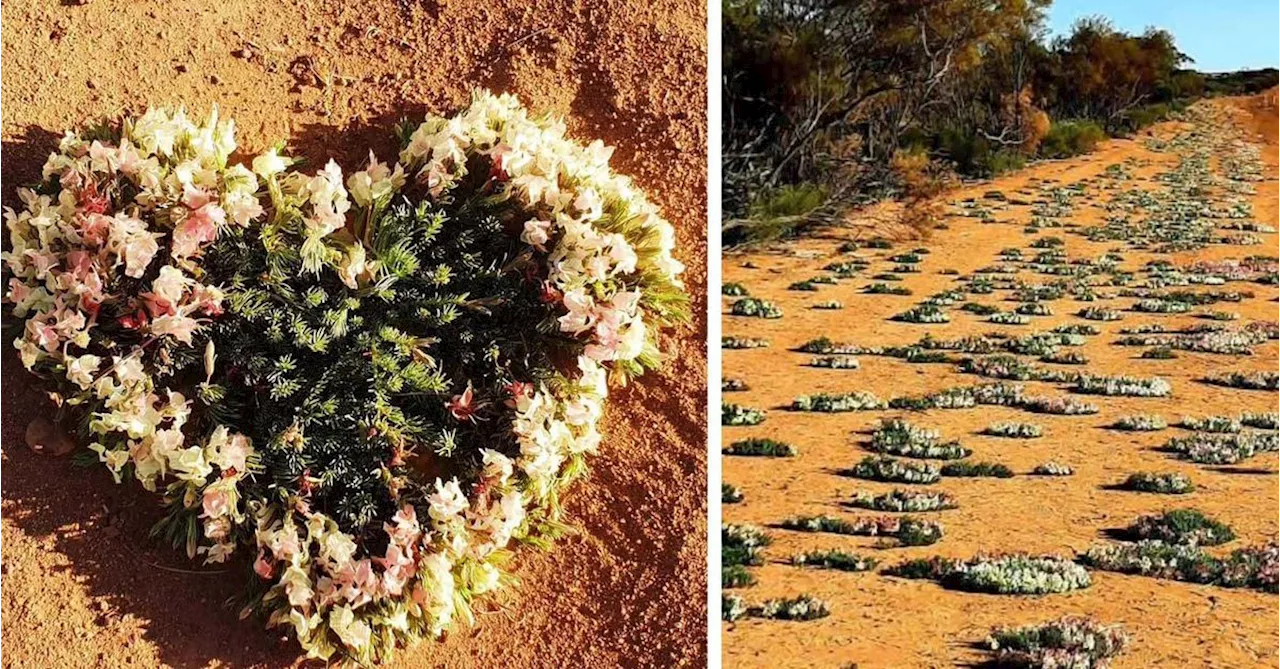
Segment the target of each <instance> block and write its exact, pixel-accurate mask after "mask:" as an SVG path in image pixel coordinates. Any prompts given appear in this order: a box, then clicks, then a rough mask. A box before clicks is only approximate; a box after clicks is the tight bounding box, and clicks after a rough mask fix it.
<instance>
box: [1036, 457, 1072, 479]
mask: <svg viewBox="0 0 1280 669" xmlns="http://www.w3.org/2000/svg"><path fill="white" fill-rule="evenodd" d="M1031 473H1032V475H1034V476H1071V475H1072V474H1074V473H1075V470H1073V469H1071V467H1070V466H1068V465H1064V464H1062V463H1061V462H1055V461H1053V460H1050V461H1048V462H1042V463H1040V464H1038V465H1036V466H1035V467H1033V468H1032V469H1031Z"/></svg>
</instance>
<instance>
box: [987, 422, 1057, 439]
mask: <svg viewBox="0 0 1280 669" xmlns="http://www.w3.org/2000/svg"><path fill="white" fill-rule="evenodd" d="M982 433H983V434H985V435H987V436H990V437H1004V438H1006V439H1035V438H1037V437H1040V436H1042V435H1043V434H1044V429H1043V428H1041V427H1040V426H1039V425H1035V424H1033V423H1007V422H1006V423H992V424H990V425H988V426H987V427H986V429H984V430H983V431H982Z"/></svg>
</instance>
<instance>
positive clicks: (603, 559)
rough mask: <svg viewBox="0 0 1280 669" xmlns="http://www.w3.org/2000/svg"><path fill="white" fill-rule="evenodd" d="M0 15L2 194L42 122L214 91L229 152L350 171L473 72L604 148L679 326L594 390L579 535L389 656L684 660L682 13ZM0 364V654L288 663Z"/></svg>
mask: <svg viewBox="0 0 1280 669" xmlns="http://www.w3.org/2000/svg"><path fill="white" fill-rule="evenodd" d="M2 17H3V24H4V33H3V64H4V72H3V109H4V115H3V129H2V135H3V149H4V156H3V180H4V187H3V197H4V201H5V203H6V204H8V205H13V204H14V203H15V201H16V197H15V188H16V187H17V186H19V185H21V184H24V183H29V182H31V181H32V180H34V179H36V178H38V176H39V170H40V166H41V164H42V163H43V160H44V157H45V156H46V155H48V154H49V153H50V152H51V151H52V150H54V149H55V148H56V143H57V139H58V137H60V136H61V134H62V131H63V130H64V129H66V128H70V127H73V126H74V125H76V124H79V123H82V122H84V121H88V120H91V119H93V118H95V117H100V116H103V115H116V114H119V113H120V112H122V111H132V112H139V111H141V110H142V109H143V108H145V106H146V105H148V104H164V103H181V104H185V105H186V106H187V107H188V108H189V109H192V110H194V111H197V112H204V111H206V110H208V109H209V107H210V106H211V105H213V104H215V103H216V104H217V105H218V106H219V108H220V109H221V111H222V113H223V114H226V115H230V116H232V117H234V118H235V120H236V121H237V123H238V130H239V132H238V139H239V142H240V146H241V147H242V149H243V150H244V151H246V152H247V153H248V152H256V151H260V150H262V149H264V148H266V147H267V146H269V145H270V144H271V143H273V142H275V141H277V140H287V141H288V142H289V144H290V146H291V147H293V148H294V149H296V150H297V151H298V152H299V153H300V155H304V156H306V157H307V158H308V159H309V164H311V165H322V164H324V162H325V161H327V159H328V158H330V157H333V158H336V159H337V160H338V161H339V162H340V163H342V165H343V166H344V167H345V168H347V169H348V170H350V169H354V168H356V167H357V166H359V165H362V164H363V161H364V160H365V158H366V156H367V154H368V148H369V147H371V146H372V147H373V148H375V149H376V151H377V153H378V155H379V156H380V157H381V158H382V159H384V160H386V159H388V158H391V157H393V156H394V148H395V147H394V145H393V141H392V140H391V131H392V125H393V123H394V122H395V121H397V120H398V119H400V118H403V117H408V118H415V117H421V115H422V114H423V113H424V112H425V111H427V110H431V111H435V112H450V111H452V110H454V109H457V108H458V107H460V106H461V105H462V104H464V103H465V102H466V101H467V99H468V95H469V91H470V90H471V89H472V88H473V87H478V86H484V87H488V88H490V89H492V90H495V91H509V92H513V93H516V94H518V95H519V96H520V97H521V99H522V100H523V101H524V102H525V103H526V104H528V105H530V106H532V107H534V108H537V109H542V110H552V111H555V112H558V113H560V114H563V115H565V116H566V117H567V118H568V122H569V126H570V130H571V133H572V134H574V135H575V136H576V137H579V138H582V139H586V140H589V139H592V138H596V137H599V138H602V139H604V140H605V142H606V143H608V144H612V145H615V146H617V147H618V148H617V152H616V153H615V155H614V161H615V165H616V166H617V167H618V168H620V169H621V170H622V171H625V172H628V173H630V174H632V175H634V176H635V177H636V178H637V179H638V181H639V183H640V184H641V185H642V186H643V187H644V188H645V189H646V190H647V191H648V192H649V193H650V194H651V195H652V196H653V197H654V198H655V199H656V200H657V202H659V203H660V204H661V205H662V207H663V210H664V211H665V212H666V214H667V216H668V218H669V219H671V221H672V222H673V223H674V224H675V226H676V228H677V231H678V239H679V243H678V249H677V257H679V259H680V260H682V261H683V262H685V263H686V264H687V265H688V267H689V270H688V272H687V273H686V275H685V280H686V283H687V285H688V290H689V293H690V294H691V295H693V298H694V299H693V305H692V308H693V313H694V314H695V319H696V320H695V322H694V324H693V325H691V326H689V327H686V328H683V329H681V330H679V331H677V332H675V333H673V335H672V336H670V337H669V338H668V347H669V348H670V349H671V351H672V353H673V355H672V359H671V361H670V364H669V365H668V366H667V368H666V370H665V371H664V372H663V373H660V374H651V375H649V376H646V377H645V378H644V379H643V380H642V381H641V382H639V383H636V384H633V385H632V386H630V387H629V388H626V389H623V390H620V391H617V392H615V393H614V395H613V397H612V400H613V401H612V404H611V408H610V409H609V411H608V413H609V416H608V421H607V424H606V426H605V433H606V435H607V437H606V442H605V444H604V445H603V446H602V448H601V454H600V456H599V457H598V458H597V459H596V460H594V469H593V473H592V475H591V477H590V478H589V479H588V480H587V481H586V482H584V483H581V484H579V485H578V486H577V487H576V488H575V489H573V490H572V491H571V492H570V494H569V496H568V497H569V499H568V504H567V506H568V510H569V512H570V514H571V516H570V519H571V520H572V521H573V522H575V523H577V524H578V525H579V526H580V527H581V530H582V531H581V532H580V533H579V534H577V535H576V536H574V537H571V538H568V539H566V540H564V541H562V542H560V544H559V545H558V546H557V547H556V548H555V549H554V550H552V551H551V552H549V553H538V552H535V551H523V552H521V553H520V554H519V555H518V557H517V562H518V567H517V575H518V576H519V577H520V578H521V579H522V585H521V586H520V587H519V588H518V590H517V591H516V592H515V593H514V596H513V597H512V598H511V600H510V602H508V604H507V605H506V606H505V607H504V608H502V609H500V610H499V609H496V608H495V610H493V611H491V612H483V613H482V614H481V615H480V616H479V625H478V626H477V627H476V628H472V629H466V628H462V629H460V630H458V631H455V633H454V634H453V635H452V636H451V637H450V638H448V639H447V640H445V641H444V642H443V643H425V644H423V645H422V646H419V647H418V648H416V649H413V650H411V651H408V652H405V653H403V654H402V655H401V657H400V659H399V660H398V661H397V662H395V663H394V666H402V667H461V666H545V667H561V666H599V667H603V666H623V665H626V666H651V667H670V666H698V665H703V664H705V662H706V650H705V638H706V595H705V590H706V568H705V565H706V519H705V518H706V493H705V483H704V482H705V480H706V425H705V423H706V419H705V416H706V400H705V397H706V392H705V388H706V381H707V373H706V349H705V343H704V342H705V339H706V324H705V318H703V317H702V315H703V314H705V313H706V301H705V297H704V295H705V292H706V269H705V268H706V261H707V249H706V207H705V202H706V197H705V192H706V176H705V175H706V158H705V149H704V147H705V146H706V139H707V137H706V112H705V109H706V92H705V91H706V83H705V82H706V78H705V66H704V64H705V62H706V58H707V45H706V10H705V3H703V2H700V1H695V0H659V1H658V2H650V1H649V0H618V1H615V2H594V1H591V0H535V1H533V2H515V1H510V2H508V1H505V0H493V1H484V2H472V1H470V0H452V1H450V0H435V1H433V0H399V1H397V0H370V1H369V2H360V3H343V2H338V1H336V0H332V1H320V0H296V1H291V2H278V3H265V2H256V1H252V0H222V1H220V2H200V3H193V2H173V3H139V2H130V1H128V0H83V1H78V2H73V1H68V2H58V1H57V0H11V1H6V2H5V3H4V6H3V14H2ZM3 364H4V391H3V401H4V408H3V477H2V479H3V559H2V561H0V567H2V570H3V640H4V644H3V650H4V653H3V665H4V666H5V667H15V668H19V667H21V668H37V667H38V668H41V669H44V668H47V667H48V668H66V669H80V668H81V667H93V666H98V667H126V666H134V667H152V666H175V667H203V666H216V667H244V666H254V667H268V666H282V665H290V664H293V663H294V662H295V657H296V647H297V646H296V644H295V643H293V642H281V641H280V640H279V638H278V635H276V634H274V633H270V632H266V631H264V630H263V629H262V628H261V627H260V625H258V624H256V623H254V622H251V621H239V620H237V618H236V612H235V611H234V610H232V609H228V608H226V607H225V606H224V605H223V602H224V600H226V599H227V598H228V597H229V596H231V595H233V594H235V593H236V592H237V591H238V589H239V588H240V587H241V585H242V579H243V577H242V575H241V573H226V574H217V573H205V570H204V568H202V567H201V566H199V565H197V564H192V563H188V562H187V561H186V559H185V557H183V556H180V555H177V554H175V553H173V552H172V551H170V550H168V549H167V548H165V547H156V546H152V545H150V544H149V543H148V542H147V539H146V537H147V530H148V529H149V527H150V526H151V524H152V522H153V521H154V520H156V519H157V517H158V511H159V508H158V505H157V503H156V502H155V500H154V498H152V497H151V496H150V495H149V494H147V493H144V492H143V491H141V490H139V489H138V488H137V487H136V486H132V485H119V486H118V485H115V484H113V483H112V482H111V479H110V476H108V474H107V473H106V471H105V470H103V469H100V468H95V469H81V468H77V467H75V466H74V465H72V463H71V462H70V461H69V460H68V459H57V458H52V457H46V456H40V455H36V454H34V453H32V452H31V451H30V450H28V449H27V447H26V446H24V444H23V432H24V430H25V428H26V425H27V423H28V421H29V420H30V419H31V418H32V417H33V416H37V415H43V414H46V413H48V411H49V406H48V405H47V404H46V403H45V401H44V399H43V398H42V397H41V396H40V395H39V394H38V393H36V392H35V391H34V390H32V389H31V387H30V386H31V384H30V378H29V377H28V376H26V375H25V373H24V372H23V371H22V369H21V367H20V365H19V364H18V362H17V359H16V357H15V356H14V355H13V353H12V349H7V348H6V349H5V351H4V353H3ZM237 568H238V567H237ZM185 570H191V571H185Z"/></svg>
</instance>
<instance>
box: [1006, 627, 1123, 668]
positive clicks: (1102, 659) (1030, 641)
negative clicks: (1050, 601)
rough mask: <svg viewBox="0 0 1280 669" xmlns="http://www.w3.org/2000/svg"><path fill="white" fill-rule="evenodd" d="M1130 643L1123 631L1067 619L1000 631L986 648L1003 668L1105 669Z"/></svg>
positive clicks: (1117, 628)
mask: <svg viewBox="0 0 1280 669" xmlns="http://www.w3.org/2000/svg"><path fill="white" fill-rule="evenodd" d="M1128 643H1129V638H1128V636H1127V635H1126V634H1125V633H1124V631H1123V630H1122V629H1121V628H1119V627H1116V626H1106V625H1101V624H1099V623H1096V622H1094V621H1092V620H1090V619H1088V618H1081V617H1074V616H1064V617H1062V618H1059V619H1058V620H1055V621H1052V622H1047V623H1043V624H1039V625H1025V626H1021V627H999V628H996V629H994V630H992V631H991V634H990V635H988V636H987V640H986V647H987V649H988V650H990V651H991V653H992V654H993V660H994V661H993V663H992V664H994V665H995V666H999V667H1021V668H1023V669H1105V668H1106V667H1108V666H1110V662H1111V659H1112V658H1114V657H1116V656H1117V655H1119V654H1120V653H1121V652H1123V651H1124V649H1125V647H1126V646H1127V645H1128Z"/></svg>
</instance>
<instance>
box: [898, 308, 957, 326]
mask: <svg viewBox="0 0 1280 669" xmlns="http://www.w3.org/2000/svg"><path fill="white" fill-rule="evenodd" d="M893 320H895V321H901V322H903V323H921V324H938V323H948V322H950V321H951V317H950V316H948V315H947V312H945V311H943V310H941V309H939V308H938V307H935V306H933V305H932V304H924V305H920V306H918V307H912V308H911V309H908V310H906V311H904V312H902V313H900V314H898V315H896V316H894V317H893Z"/></svg>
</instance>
